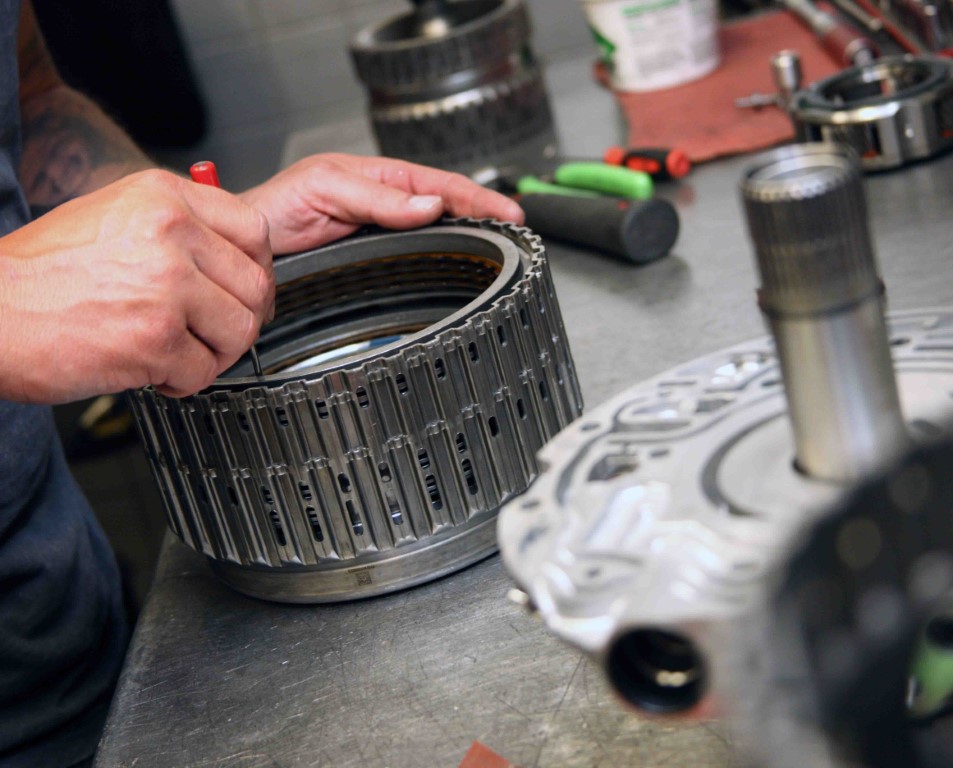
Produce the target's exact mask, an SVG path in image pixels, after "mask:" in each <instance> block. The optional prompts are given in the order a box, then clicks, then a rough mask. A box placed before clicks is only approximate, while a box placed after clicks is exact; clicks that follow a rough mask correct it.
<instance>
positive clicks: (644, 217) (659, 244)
mask: <svg viewBox="0 0 953 768" xmlns="http://www.w3.org/2000/svg"><path fill="white" fill-rule="evenodd" d="M520 205H521V206H522V207H523V210H524V211H525V213H526V226H528V227H529V228H530V229H532V230H533V231H535V232H537V233H538V234H540V235H543V236H544V237H554V238H557V239H559V240H566V241H568V242H571V243H575V244H576V245H582V246H586V247H589V248H597V249H598V250H600V251H605V252H607V253H611V254H614V255H616V256H620V257H622V258H623V259H627V260H628V261H631V262H633V263H634V264H645V263H647V262H650V261H655V260H656V259H658V258H661V257H662V256H664V255H665V254H667V253H668V252H669V251H670V250H671V248H672V246H673V245H674V244H675V241H676V240H677V239H678V231H679V219H678V213H677V212H676V210H675V208H674V206H673V205H672V204H671V203H669V202H668V201H667V200H661V199H659V198H654V199H652V200H637V201H629V200H621V199H619V198H612V197H597V198H588V197H587V198H581V197H568V196H565V195H542V194H533V195H524V196H523V197H521V198H520Z"/></svg>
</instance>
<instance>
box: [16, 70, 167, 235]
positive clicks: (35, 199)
mask: <svg viewBox="0 0 953 768" xmlns="http://www.w3.org/2000/svg"><path fill="white" fill-rule="evenodd" d="M57 90H58V91H59V93H56V94H50V95H47V96H45V97H44V101H46V102H48V103H46V104H44V105H42V107H41V108H39V109H31V110H30V114H29V115H27V114H24V120H23V156H22V159H21V162H20V181H21V183H22V184H23V189H24V191H25V193H26V196H27V200H28V201H29V203H30V209H31V211H32V212H33V215H34V217H35V216H39V215H42V214H43V213H46V212H47V211H49V210H50V209H52V208H55V207H56V206H57V205H60V204H61V203H64V202H66V201H67V200H71V199H73V198H74V197H78V196H79V195H82V194H85V193H86V192H91V191H92V190H94V189H98V188H99V187H101V186H104V185H105V184H108V183H109V182H111V181H115V180H116V179H118V178H120V177H121V176H125V175H126V174H128V173H132V172H134V171H137V170H142V169H143V168H149V167H152V166H153V165H154V163H152V162H151V161H150V160H149V159H148V158H147V157H146V156H145V155H144V154H143V153H142V152H141V151H140V150H139V149H138V148H137V147H136V146H135V145H134V144H133V143H132V141H131V140H130V139H129V138H128V137H127V136H126V135H125V134H124V133H123V132H122V131H121V130H120V129H119V128H118V127H117V126H116V125H115V124H113V123H112V122H111V121H109V119H108V118H107V117H106V116H105V115H104V114H103V113H102V112H100V111H99V109H98V108H96V107H95V106H94V105H93V104H92V103H91V102H89V101H87V100H86V99H85V98H84V97H82V96H80V95H79V94H78V93H76V92H75V91H71V90H69V89H67V88H65V87H62V88H60V89H57ZM36 106H40V105H36Z"/></svg>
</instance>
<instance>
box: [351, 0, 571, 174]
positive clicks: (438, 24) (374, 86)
mask: <svg viewBox="0 0 953 768" xmlns="http://www.w3.org/2000/svg"><path fill="white" fill-rule="evenodd" d="M415 5H416V8H415V9H414V10H413V11H410V10H408V12H406V13H403V14H399V15H397V16H395V17H393V18H390V19H387V20H386V21H384V22H382V23H379V24H373V25H370V26H368V27H365V28H364V29H362V30H360V31H359V32H358V33H357V35H356V36H355V37H354V39H353V41H352V42H351V57H352V59H353V62H354V67H355V70H356V72H357V75H358V77H359V78H360V79H361V81H362V82H363V83H364V85H365V86H366V88H367V91H368V96H369V101H370V105H369V111H370V118H371V124H372V126H373V129H374V134H375V136H376V138H377V143H378V146H379V147H380V151H381V154H384V155H388V156H390V157H399V158H402V159H404V160H412V161H414V162H418V163H423V164H425V165H434V166H437V167H440V168H446V169H450V170H455V171H460V172H461V173H468V174H471V173H474V172H477V171H481V170H483V169H487V168H489V167H493V166H504V165H510V164H519V165H522V166H523V167H525V166H530V165H532V164H533V162H534V161H535V160H539V159H542V158H543V157H544V156H549V155H551V154H552V153H554V151H555V132H554V130H553V118H552V113H551V110H550V106H549V100H548V97H547V95H546V89H545V86H544V84H543V77H542V68H541V67H540V65H539V62H538V61H537V59H536V57H535V55H534V54H533V50H532V47H531V45H530V24H529V13H528V10H527V8H526V4H525V2H524V0H453V1H452V2H451V1H448V0H417V1H416V2H415Z"/></svg>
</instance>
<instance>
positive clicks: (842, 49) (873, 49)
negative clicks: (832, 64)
mask: <svg viewBox="0 0 953 768" xmlns="http://www.w3.org/2000/svg"><path fill="white" fill-rule="evenodd" d="M821 46H823V48H824V50H825V51H827V52H828V54H830V55H831V56H832V57H833V58H834V59H835V60H836V61H837V63H838V64H840V65H841V66H844V67H852V66H854V65H855V64H858V63H860V62H859V61H858V54H862V52H863V51H866V52H867V54H868V57H869V59H871V60H873V59H875V58H877V56H879V55H880V52H879V51H878V50H877V46H876V45H874V44H873V43H872V42H871V41H870V40H869V39H868V38H866V37H864V36H863V35H861V34H859V33H858V32H857V30H855V29H853V28H851V27H848V26H846V25H845V24H838V25H837V26H836V27H834V28H833V29H832V30H831V31H830V32H828V33H827V34H825V35H823V36H822V37H821Z"/></svg>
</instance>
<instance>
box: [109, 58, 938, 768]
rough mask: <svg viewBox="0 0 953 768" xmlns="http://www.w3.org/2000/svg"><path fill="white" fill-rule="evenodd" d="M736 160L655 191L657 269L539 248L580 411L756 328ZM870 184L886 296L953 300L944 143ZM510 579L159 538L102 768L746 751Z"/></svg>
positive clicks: (410, 763)
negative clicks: (305, 571) (521, 603)
mask: <svg viewBox="0 0 953 768" xmlns="http://www.w3.org/2000/svg"><path fill="white" fill-rule="evenodd" d="M588 64H589V62H588V59H586V60H580V61H578V62H568V63H566V64H564V65H562V68H561V71H560V72H557V73H555V74H554V73H552V72H551V73H550V82H551V88H552V91H553V94H554V98H555V100H556V104H557V115H558V120H559V126H560V130H561V132H562V133H563V134H564V141H566V143H567V144H568V145H569V147H570V148H571V149H573V150H575V151H576V152H577V153H579V154H582V153H586V152H588V153H590V154H591V153H593V152H596V151H598V150H599V149H600V148H602V147H604V146H605V144H606V143H607V141H610V140H614V139H616V138H617V137H616V136H615V135H614V133H615V131H616V130H617V129H618V124H617V122H616V118H615V114H614V111H613V110H614V107H613V106H612V104H611V101H609V99H608V97H607V96H606V95H605V94H601V93H599V90H598V89H597V88H595V86H590V85H589V83H588ZM600 110H601V114H600ZM566 134H570V136H569V137H568V138H567V136H566ZM748 162H749V160H748V159H745V158H740V159H733V160H729V161H720V162H716V163H712V164H710V165H707V166H704V167H701V168H698V169H696V171H695V172H694V173H693V174H692V175H691V176H690V177H689V178H688V179H687V180H686V182H685V183H682V184H680V185H678V186H676V187H673V188H672V189H671V190H668V191H666V192H665V193H664V194H666V195H667V196H669V197H670V198H671V199H672V200H673V201H674V202H675V203H676V205H677V207H678V209H679V212H680V214H681V216H682V223H683V228H682V234H681V238H680V240H679V242H678V245H677V247H676V249H675V251H674V253H673V254H672V255H671V256H669V257H667V258H665V259H663V260H661V261H658V262H656V263H654V264H651V265H649V266H646V267H642V268H635V267H632V266H630V265H627V264H625V263H621V262H618V261H615V260H612V259H611V258H608V257H602V256H597V255H595V254H592V253H587V252H585V251H582V250H578V249H573V248H569V247H565V246H556V245H553V246H551V248H550V256H551V263H552V267H553V272H554V279H555V283H556V288H557V292H558V296H559V300H560V304H561V307H562V311H563V315H564V320H565V323H566V327H567V329H568V333H569V337H570V341H571V345H572V350H573V353H574V356H575V360H576V363H577V366H578V370H579V375H580V379H581V382H582V389H583V393H584V395H585V398H586V402H587V403H588V405H589V406H593V405H595V404H597V403H599V402H601V401H602V400H604V399H606V398H607V397H609V396H610V395H612V394H614V393H616V392H619V391H621V390H622V389H625V388H627V387H628V386H630V385H631V384H633V383H635V382H638V381H640V380H642V379H645V378H648V377H649V376H651V375H653V374H655V373H658V372H660V371H662V370H664V369H666V368H669V367H671V366H673V365H675V364H677V363H680V362H683V361H686V360H690V359H692V358H694V357H696V356H698V355H700V354H702V353H705V352H710V351H714V350H717V349H719V348H722V347H725V346H727V345H730V344H733V343H736V342H739V341H742V340H744V339H746V338H750V337H753V336H757V335H761V334H763V333H764V326H763V325H762V322H761V317H760V315H759V313H758V310H757V308H756V306H755V301H754V290H755V285H756V277H755V273H754V269H753V260H752V256H751V251H750V248H749V246H748V242H747V237H746V235H745V232H744V224H743V219H742V214H741V208H740V203H739V197H738V193H737V183H738V179H739V177H740V174H741V172H742V170H743V168H744V167H745V166H746V165H747V164H748ZM867 189H868V198H869V201H870V208H871V214H872V220H873V228H874V232H875V238H876V245H877V250H878V253H879V256H880V261H881V265H882V269H883V275H884V278H885V281H886V283H887V289H888V297H889V299H890V304H891V307H892V308H897V309H908V308H916V307H926V306H944V305H945V306H950V305H953V225H951V221H950V211H953V156H946V157H945V158H941V159H939V160H936V161H933V162H931V163H926V164H921V165H918V166H916V167H912V168H908V169H905V170H901V171H898V172H894V173H890V174H885V175H880V176H876V177H873V178H870V179H869V180H868V186H867ZM511 586H512V585H511V582H510V581H509V579H508V577H507V575H506V573H505V572H504V571H503V568H502V566H501V564H500V561H499V558H498V557H493V558H491V559H489V560H486V561H484V562H482V563H480V564H478V565H476V566H474V567H471V568H470V569H468V570H466V571H463V572H461V573H458V574H456V575H453V576H450V577H447V578H445V579H442V580H440V581H438V582H436V583H433V584H430V585H426V586H423V587H419V588H416V589H412V590H409V591H406V592H403V593H400V594H396V595H391V596H387V597H382V598H377V599H371V600H365V601H362V602H355V603H350V604H343V605H335V606H317V607H307V606H281V605H273V604H268V603H263V602H258V601H256V600H253V599H249V598H245V597H242V596H240V595H238V594H235V593H233V592H231V591H229V590H228V589H227V588H226V587H224V586H221V585H220V584H219V583H218V582H217V581H216V580H215V578H214V577H213V576H212V574H211V572H210V570H209V569H208V567H207V566H206V564H205V562H204V560H203V558H202V557H201V556H199V555H197V554H195V553H193V552H191V551H190V550H188V549H186V548H185V547H184V546H182V545H181V544H178V543H177V542H174V541H172V540H171V538H170V539H168V540H167V542H166V544H165V546H164V550H163V553H162V557H161V562H160V565H159V569H158V573H157V576H156V580H155V583H154V586H153V589H152V592H151V595H150V597H149V599H148V602H147V605H146V606H145V609H144V611H143V613H142V616H141V618H140V621H139V626H138V629H137V631H136V634H135V637H134V640H133V643H132V648H131V650H130V654H129V657H128V660H127V663H126V668H125V672H124V674H123V678H122V680H121V683H120V686H119V690H118V693H117V696H116V699H115V701H114V705H113V710H112V715H111V718H110V720H109V723H108V726H107V731H106V734H105V737H104V740H103V743H102V745H101V748H100V752H99V757H98V762H97V763H96V764H97V766H100V767H101V768H116V767H117V766H130V767H131V766H135V767H136V768H159V767H160V766H161V767H166V766H168V767H169V768H173V767H174V768H182V767H184V766H229V767H234V768H265V767H266V766H268V767H277V766H281V767H282V768H290V767H291V766H334V767H335V768H350V767H352V766H353V767H354V768H384V767H385V766H386V767H388V768H429V767H430V766H433V767H435V768H452V767H453V766H457V765H459V763H460V762H461V760H462V759H463V757H464V755H465V754H466V752H467V750H468V748H469V747H470V745H471V743H472V742H473V741H474V740H480V741H482V742H484V743H485V744H487V745H488V746H490V747H491V748H492V749H494V750H496V751H497V752H499V753H501V754H502V755H504V756H505V757H507V758H508V759H509V760H511V761H513V762H514V763H517V764H519V765H520V766H523V767H524V768H531V766H546V767H555V768H573V767H574V766H593V767H595V766H604V767H606V768H608V767H610V766H611V767H612V768H616V767H618V766H624V765H630V766H646V767H647V766H653V767H656V766H664V765H671V766H693V767H695V768H704V767H708V766H710V767H712V768H714V767H715V766H718V767H719V768H720V767H722V766H735V765H741V764H742V761H741V760H740V759H739V758H738V757H736V756H735V755H734V754H733V751H732V749H731V744H730V742H729V740H728V738H727V736H726V731H725V729H724V728H723V727H721V726H719V725H717V724H701V725H699V724H694V725H673V724H671V723H667V722H665V723H659V722H651V721H648V720H646V719H643V718H641V717H639V716H637V715H635V714H633V713H632V712H629V711H626V710H625V709H623V708H622V706H621V705H620V704H619V703H618V702H617V701H616V699H615V698H614V696H613V694H612V693H611V692H610V690H609V689H608V686H607V685H606V683H605V682H604V680H603V678H602V675H601V672H600V670H599V669H598V668H597V667H596V666H595V665H594V664H593V663H592V662H590V661H589V660H587V659H585V658H583V657H582V656H581V655H580V654H579V653H577V652H575V651H574V650H572V649H570V648H568V647H566V646H564V645H562V644H561V643H560V642H559V641H557V640H555V639H553V638H552V637H550V636H549V635H547V634H546V632H545V631H544V629H543V627H542V626H541V624H540V623H539V622H537V621H536V620H534V619H533V618H532V617H531V616H529V615H527V614H526V613H524V612H523V611H522V610H521V609H520V608H518V607H517V606H515V605H513V604H512V603H510V602H509V601H508V600H507V599H506V592H507V590H508V589H509V588H510V587H511Z"/></svg>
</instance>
